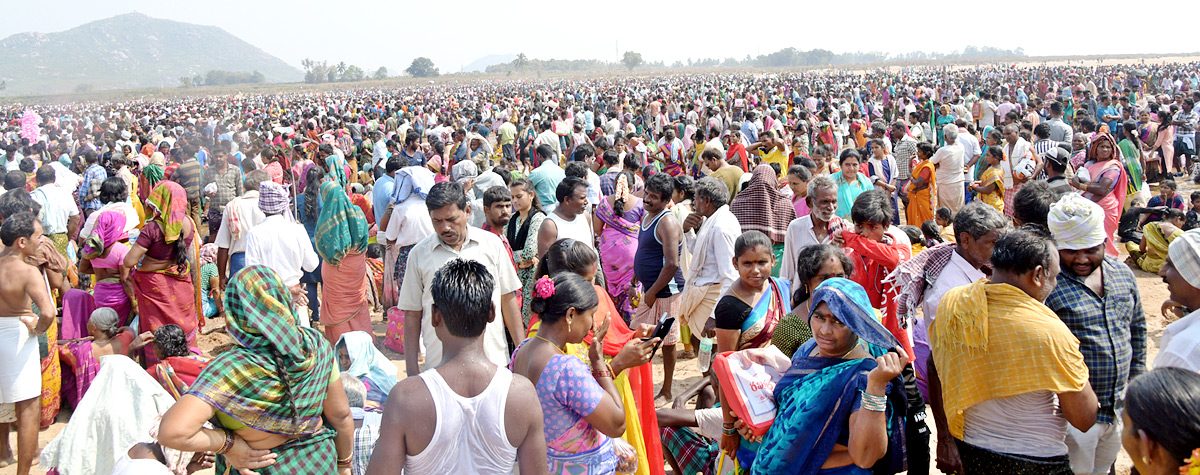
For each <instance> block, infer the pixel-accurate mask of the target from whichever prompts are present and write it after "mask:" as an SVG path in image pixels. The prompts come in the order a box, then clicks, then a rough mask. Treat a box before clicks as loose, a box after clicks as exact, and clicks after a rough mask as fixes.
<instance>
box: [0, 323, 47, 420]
mask: <svg viewBox="0 0 1200 475" xmlns="http://www.w3.org/2000/svg"><path fill="white" fill-rule="evenodd" d="M41 368H42V367H41V364H40V362H39V361H38V341H37V337H35V336H33V335H30V333H29V327H26V326H25V322H22V321H21V319H20V318H18V317H0V403H15V402H21V401H25V400H27V399H33V398H35V397H39V396H41V395H42V369H41Z"/></svg>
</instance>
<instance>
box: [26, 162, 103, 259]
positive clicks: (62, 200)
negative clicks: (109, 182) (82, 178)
mask: <svg viewBox="0 0 1200 475" xmlns="http://www.w3.org/2000/svg"><path fill="white" fill-rule="evenodd" d="M34 178H35V179H36V180H37V184H38V187H37V189H36V190H33V193H30V194H29V196H30V197H31V198H33V201H34V202H36V203H37V204H39V205H41V206H42V209H41V211H39V212H38V220H40V221H41V222H42V232H43V233H44V234H45V235H46V236H48V237H50V239H51V240H53V241H54V242H55V247H58V244H59V243H62V248H63V249H64V250H65V249H66V247H67V241H69V240H70V238H69V236H73V235H75V230H76V229H78V228H79V206H76V205H75V197H73V196H71V194H70V192H69V191H67V190H66V189H63V188H62V187H59V186H58V185H55V184H54V168H53V167H50V166H49V165H42V167H41V168H39V169H38V171H37V175H36V176H35V177H34ZM102 191H103V189H102ZM86 237H87V236H84V238H86ZM59 252H62V251H61V250H60V251H59Z"/></svg>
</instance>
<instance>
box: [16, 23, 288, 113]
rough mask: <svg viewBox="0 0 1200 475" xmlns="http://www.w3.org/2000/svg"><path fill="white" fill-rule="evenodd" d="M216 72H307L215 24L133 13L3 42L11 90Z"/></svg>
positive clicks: (170, 81)
mask: <svg viewBox="0 0 1200 475" xmlns="http://www.w3.org/2000/svg"><path fill="white" fill-rule="evenodd" d="M210 70H223V71H234V72H245V73H250V72H252V71H258V72H260V73H261V74H262V75H263V77H264V78H265V80H266V81H267V82H284V81H299V80H301V79H302V78H303V76H304V74H303V73H302V72H300V70H298V69H296V68H295V67H293V66H291V65H288V64H287V63H285V62H283V60H280V59H279V58H276V57H274V56H272V55H270V54H268V53H267V52H265V51H263V50H261V49H258V48H257V47H255V46H253V45H251V44H249V43H247V42H245V41H243V40H241V39H240V38H238V37H236V36H234V35H232V34H230V33H229V32H226V31H225V30H223V29H221V28H217V27H214V26H203V25H194V24H190V23H182V22H177V21H171V20H162V19H157V18H151V17H149V16H146V15H143V14H140V13H129V14H125V15H118V16H115V17H112V18H108V19H104V20H97V21H94V22H91V23H86V24H83V25H80V26H77V27H75V28H71V29H69V30H66V31H61V32H57V33H18V34H15V35H12V36H9V37H8V38H5V39H3V40H0V80H2V81H4V82H5V85H6V89H5V90H4V91H3V92H2V93H0V94H4V95H16V94H56V93H64V92H71V91H78V90H106V89H130V88H142V87H175V86H178V85H179V84H180V81H179V78H181V77H189V78H190V77H195V76H197V75H205V74H206V73H207V72H208V71H210Z"/></svg>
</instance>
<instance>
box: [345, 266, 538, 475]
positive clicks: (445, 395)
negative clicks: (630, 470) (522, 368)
mask: <svg viewBox="0 0 1200 475" xmlns="http://www.w3.org/2000/svg"><path fill="white" fill-rule="evenodd" d="M494 285H495V283H494V281H493V279H492V276H491V273H489V272H488V270H487V268H486V267H484V265H483V264H480V263H478V262H475V261H466V260H462V259H454V260H452V261H450V262H447V263H446V264H445V265H444V266H443V267H442V268H441V269H440V270H438V272H437V274H436V276H435V277H434V278H433V285H432V288H431V292H432V294H433V300H434V302H436V303H435V304H434V306H433V311H432V314H431V315H430V317H431V318H432V323H433V326H434V330H435V331H436V332H437V336H438V339H440V340H441V341H442V348H443V355H444V356H443V358H442V364H441V365H440V366H438V367H436V368H430V369H427V370H425V371H424V372H422V373H421V374H420V375H419V376H410V377H408V378H407V379H405V380H403V381H401V382H399V383H398V384H396V386H395V387H394V388H392V392H393V393H395V394H397V395H398V396H397V397H389V398H388V402H387V407H386V408H385V410H384V413H383V414H384V415H383V425H382V427H381V428H380V431H379V440H378V442H376V443H375V451H374V452H373V453H372V455H371V463H370V465H368V466H367V474H368V475H382V474H393V473H397V472H398V470H399V468H401V467H403V468H404V470H405V471H406V472H407V473H413V474H419V473H473V474H484V475H493V474H495V475H499V474H511V473H513V472H514V468H517V467H519V469H520V473H521V474H522V475H527V474H544V473H546V471H547V466H546V441H545V433H544V432H543V427H542V408H541V405H540V404H539V403H538V398H537V393H536V392H535V391H534V388H533V384H532V383H530V382H529V380H528V379H526V378H525V377H524V376H521V375H515V374H513V373H511V372H510V371H509V370H508V369H507V368H504V367H500V366H497V365H495V364H494V363H491V362H490V361H488V358H487V357H486V356H485V355H484V349H483V346H484V345H483V333H484V329H485V328H486V327H487V324H488V321H490V320H492V319H493V318H495V316H494V315H495V314H494V312H492V308H491V307H492V288H493V286H494Z"/></svg>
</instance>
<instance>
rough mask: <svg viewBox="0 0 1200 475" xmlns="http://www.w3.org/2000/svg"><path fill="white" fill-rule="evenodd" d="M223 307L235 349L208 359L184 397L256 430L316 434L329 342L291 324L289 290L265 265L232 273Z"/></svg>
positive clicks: (327, 371) (327, 370) (331, 359)
mask: <svg viewBox="0 0 1200 475" xmlns="http://www.w3.org/2000/svg"><path fill="white" fill-rule="evenodd" d="M225 302H226V303H225V309H226V311H227V312H228V317H227V318H226V320H225V325H226V328H227V329H228V332H229V336H230V337H232V338H233V340H234V342H235V343H237V346H235V347H233V348H232V349H230V350H228V351H226V352H224V353H221V354H220V355H218V356H217V357H216V358H214V359H213V360H212V361H211V362H210V363H209V364H208V366H206V367H205V368H204V372H203V373H201V374H200V376H199V377H198V378H197V379H196V381H195V382H194V383H192V385H191V386H189V388H188V392H187V394H190V395H192V396H196V397H198V398H200V400H202V401H204V402H206V403H208V404H209V405H211V406H213V407H219V408H221V412H224V413H225V414H227V415H228V416H230V417H231V418H233V419H234V420H236V421H238V422H241V423H243V424H245V425H246V426H248V427H251V428H254V429H258V430H260V431H263V432H269V433H272V434H281V435H285V436H294V435H305V434H312V433H314V432H316V431H317V430H318V429H320V427H321V412H322V410H323V405H324V402H325V395H326V389H327V387H328V385H329V379H330V375H331V373H332V372H333V368H334V356H333V348H332V347H331V346H330V345H329V341H328V340H326V339H325V336H324V335H322V334H321V333H319V332H318V331H317V330H314V329H311V328H300V327H298V326H296V317H295V315H294V314H293V313H292V295H291V292H289V291H288V288H287V286H285V285H283V281H281V280H279V275H278V274H276V273H275V271H273V270H271V269H269V268H267V267H264V266H260V265H254V266H250V267H247V268H245V269H242V271H241V272H238V273H237V274H235V275H234V276H233V278H232V279H230V281H229V286H228V287H226V289H225ZM143 374H145V373H143Z"/></svg>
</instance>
